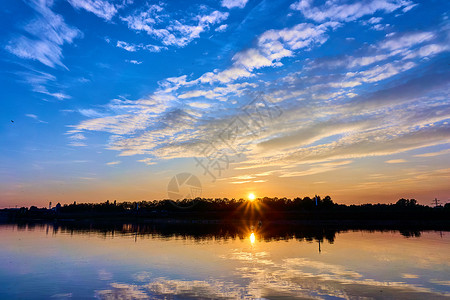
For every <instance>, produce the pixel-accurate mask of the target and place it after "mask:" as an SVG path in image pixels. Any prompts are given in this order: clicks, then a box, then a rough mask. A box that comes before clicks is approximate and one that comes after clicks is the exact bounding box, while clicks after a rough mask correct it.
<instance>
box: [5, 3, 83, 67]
mask: <svg viewBox="0 0 450 300" xmlns="http://www.w3.org/2000/svg"><path fill="white" fill-rule="evenodd" d="M29 4H30V6H31V7H32V8H33V9H34V10H35V11H36V12H37V16H36V17H35V18H34V19H33V20H32V21H30V22H28V23H27V24H26V25H25V26H24V27H23V30H24V31H25V32H26V35H18V36H16V37H14V38H13V39H11V40H10V41H9V42H8V44H7V45H6V46H5V49H6V50H8V51H9V52H11V53H12V54H14V55H16V56H18V57H20V58H24V59H32V60H37V61H39V62H41V63H42V64H44V65H46V66H49V67H52V68H54V67H55V66H61V67H63V68H67V67H66V66H65V65H64V64H63V63H62V58H63V54H62V46H63V45H64V44H66V43H67V44H72V42H73V40H74V39H75V38H77V37H80V36H82V33H81V32H80V31H79V30H78V29H77V28H74V27H71V26H69V25H67V24H66V23H65V22H64V18H63V17H62V16H61V15H58V14H55V13H54V12H53V11H52V10H51V8H50V7H51V4H52V2H47V1H37V0H36V1H31V2H30V3H29Z"/></svg>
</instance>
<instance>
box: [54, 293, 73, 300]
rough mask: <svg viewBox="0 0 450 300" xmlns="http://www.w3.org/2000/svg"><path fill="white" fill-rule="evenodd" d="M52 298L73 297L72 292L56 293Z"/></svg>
mask: <svg viewBox="0 0 450 300" xmlns="http://www.w3.org/2000/svg"><path fill="white" fill-rule="evenodd" d="M51 298H56V299H69V298H72V293H62V294H54V295H53V296H51Z"/></svg>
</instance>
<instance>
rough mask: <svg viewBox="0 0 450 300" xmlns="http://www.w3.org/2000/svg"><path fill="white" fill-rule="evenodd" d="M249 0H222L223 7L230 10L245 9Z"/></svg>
mask: <svg viewBox="0 0 450 300" xmlns="http://www.w3.org/2000/svg"><path fill="white" fill-rule="evenodd" d="M247 2H248V0H222V2H221V5H222V6H223V7H226V8H228V9H231V8H244V7H245V5H246V4H247Z"/></svg>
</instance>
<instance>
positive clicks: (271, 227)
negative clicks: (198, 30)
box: [4, 221, 442, 247]
mask: <svg viewBox="0 0 450 300" xmlns="http://www.w3.org/2000/svg"><path fill="white" fill-rule="evenodd" d="M4 226H5V225H4ZM10 226H14V227H16V228H17V229H18V230H19V231H21V230H28V231H33V230H35V229H42V228H44V229H45V231H46V233H47V234H50V233H51V234H53V235H55V234H59V233H61V234H71V235H73V234H87V235H92V234H96V235H99V236H103V237H108V236H115V235H133V236H135V237H136V240H137V238H138V237H139V236H151V237H158V238H167V239H170V238H174V237H175V238H181V239H192V240H194V241H198V242H200V241H211V240H228V239H231V240H234V239H241V240H243V239H246V238H249V237H250V240H255V239H256V235H258V238H259V239H261V240H263V241H265V242H269V241H279V240H286V239H295V240H298V241H308V242H312V241H316V242H318V243H319V247H320V243H323V242H324V241H327V242H328V243H330V244H332V243H333V242H334V240H335V238H336V234H339V233H345V232H349V231H350V232H351V231H366V232H398V233H400V234H401V235H402V236H404V237H408V238H410V237H416V238H418V237H420V236H421V232H422V231H423V230H420V229H416V228H413V229H407V228H400V229H399V228H396V227H395V226H394V227H390V226H386V225H379V226H371V227H366V228H361V227H358V226H354V227H353V226H348V225H347V226H325V225H317V224H313V225H311V224H309V225H305V224H296V223H289V224H283V223H269V222H267V223H266V224H264V225H263V224H262V223H261V222H260V221H259V222H254V223H251V222H238V223H216V222H208V221H203V222H182V221H174V222H165V223H150V224H149V223H111V222H107V223H101V222H71V221H69V222H64V221H61V222H55V223H36V222H34V223H17V224H11V225H10ZM440 232H441V235H442V231H440ZM253 242H254V241H253ZM253 242H252V243H253Z"/></svg>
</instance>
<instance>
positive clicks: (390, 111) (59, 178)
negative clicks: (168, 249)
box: [0, 0, 450, 206]
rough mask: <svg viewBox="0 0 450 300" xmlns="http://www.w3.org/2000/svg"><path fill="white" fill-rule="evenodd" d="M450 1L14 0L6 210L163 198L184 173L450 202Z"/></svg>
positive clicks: (5, 116)
mask: <svg viewBox="0 0 450 300" xmlns="http://www.w3.org/2000/svg"><path fill="white" fill-rule="evenodd" d="M449 8H450V4H449V2H448V1H413V0H365V1H344V0H339V1H338V0H329V1H312V0H301V1H251V0H249V1H245V0H223V1H202V2H194V1H170V2H169V1H167V2H164V1H160V2H152V1H137V0H134V1H132V0H123V1H106V0H67V1H63V0H55V1H6V2H5V3H3V5H2V9H1V11H0V13H1V18H0V22H1V26H0V28H1V29H0V37H1V39H0V43H1V47H0V51H1V59H0V70H1V73H0V74H1V77H0V78H1V81H0V87H1V89H2V97H1V99H2V101H1V104H0V105H1V106H0V108H1V109H0V117H1V120H2V122H1V124H0V140H1V144H0V162H1V165H0V190H1V195H0V206H10V205H31V204H33V203H42V204H45V203H47V201H61V202H64V203H67V202H72V201H75V200H76V201H79V202H82V201H105V200H106V199H118V200H119V201H125V200H127V201H134V200H144V199H147V200H149V199H163V198H166V197H167V183H168V182H169V180H170V178H172V176H174V175H176V174H177V173H181V172H190V173H193V174H194V175H196V176H198V178H199V179H200V180H201V182H202V186H203V195H204V196H209V197H215V196H217V197H243V196H244V195H245V194H246V193H248V192H254V193H256V194H257V196H258V195H259V196H263V195H267V196H280V197H281V196H287V197H294V196H306V195H311V194H315V193H319V194H330V195H331V196H332V197H333V198H334V199H336V200H337V201H338V202H342V203H358V202H392V201H395V200H396V199H398V197H414V198H417V199H419V201H421V202H422V203H423V204H428V202H429V200H430V199H432V198H434V197H440V198H442V199H443V200H447V199H448V198H450V190H449V188H448V182H449V179H450V150H449V143H450V140H449V139H450V125H449V123H448V121H449V119H450V107H449V97H448V95H449V94H448V92H449V82H450V76H449V72H450V68H449V64H450V59H449V50H450V46H449V45H450V42H449V41H450V35H449V33H450V23H449ZM252 101H253V102H252ZM245 105H256V106H254V107H253V108H252V109H253V111H252V113H251V114H249V115H248V114H246V111H245V110H244V109H243V107H244V106H245ZM258 105H259V106H258ZM263 106H264V108H265V109H266V110H265V112H266V113H267V114H266V115H264V116H263V117H264V120H262V119H261V120H262V121H263V125H262V126H261V124H260V123H258V120H257V118H262V116H261V115H260V114H258V115H255V112H256V111H258V112H260V111H261V110H258V107H259V108H263ZM12 121H13V122H12ZM237 122H240V123H241V125H242V124H244V123H245V124H244V125H245V126H246V127H245V126H244V127H245V128H247V129H248V128H250V129H251V130H247V129H243V128H244V127H242V126H241V127H239V129H236V130H237V135H236V136H235V137H234V138H233V140H232V142H230V143H232V145H231V147H230V143H228V144H226V143H224V140H223V139H221V137H223V133H224V131H225V130H227V129H230V128H231V127H232V126H234V125H235V124H237ZM233 128H234V127H233ZM236 128H237V127H236ZM206 149H208V150H206ZM212 149H213V150H212ZM236 149H237V150H236ZM194 157H197V158H198V159H203V160H202V161H203V162H205V163H206V162H208V164H209V168H208V171H206V169H202V168H201V167H199V166H198V164H197V161H196V160H194V159H193V158H194ZM214 163H216V165H217V166H218V165H219V163H222V167H220V168H215V167H214Z"/></svg>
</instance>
